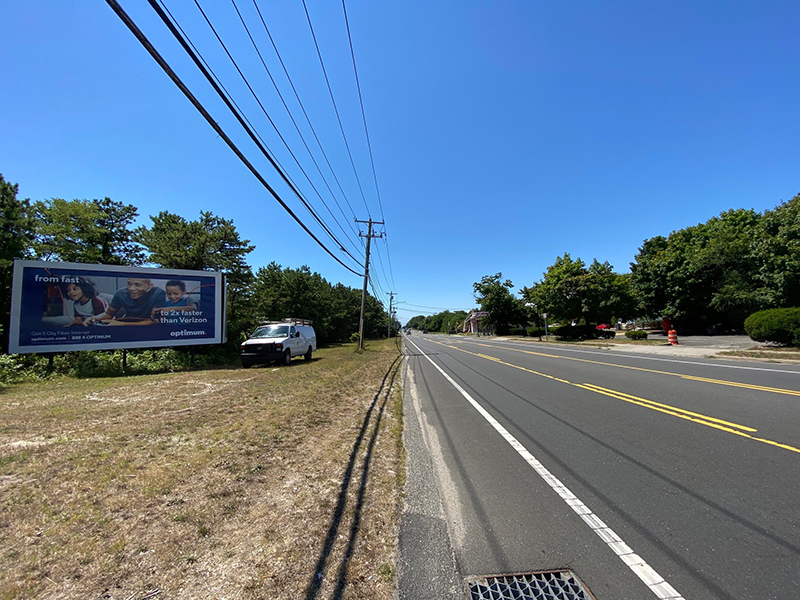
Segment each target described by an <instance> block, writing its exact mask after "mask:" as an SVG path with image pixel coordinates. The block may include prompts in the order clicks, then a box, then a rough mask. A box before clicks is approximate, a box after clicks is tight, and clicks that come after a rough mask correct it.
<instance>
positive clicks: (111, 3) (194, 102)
mask: <svg viewBox="0 0 800 600" xmlns="http://www.w3.org/2000/svg"><path fill="white" fill-rule="evenodd" d="M106 3H107V4H108V5H109V6H110V7H111V9H112V10H113V11H114V12H115V13H116V14H117V16H118V17H119V18H120V19H121V20H122V22H123V23H124V24H125V25H126V26H127V27H128V29H129V30H130V31H131V33H133V35H134V36H135V37H136V39H137V40H139V43H141V44H142V46H144V48H145V49H146V50H147V51H148V53H149V54H150V56H152V57H153V59H154V60H155V61H156V62H157V63H158V65H159V66H160V67H161V68H162V70H163V71H164V72H165V73H166V74H167V75H168V76H169V78H170V79H172V81H173V83H174V84H175V85H176V86H178V89H180V90H181V92H183V94H184V95H185V96H186V98H187V99H188V100H189V102H191V103H192V105H193V106H194V107H195V108H196V109H197V110H198V112H200V114H201V115H202V116H203V118H204V119H205V120H206V121H207V122H208V124H209V125H211V127H212V128H213V129H214V131H216V132H217V135H219V136H220V137H221V138H222V139H223V140H224V141H225V143H226V144H227V145H228V147H229V148H230V149H231V150H232V151H233V153H234V154H236V156H237V157H238V158H239V160H241V161H242V163H244V165H245V166H246V167H247V168H248V169H249V170H250V172H251V173H253V175H254V176H255V177H256V179H258V181H259V182H260V183H261V185H263V186H264V187H265V188H266V189H267V191H269V192H270V194H272V196H273V197H274V198H275V200H276V201H277V202H278V203H279V204H280V205H281V206H282V207H283V209H284V210H285V211H286V212H287V213H289V215H290V216H291V217H292V218H293V219H294V220H295V221H296V222H297V224H298V225H300V227H302V228H303V230H304V231H305V232H306V233H307V234H308V235H309V236H311V238H312V239H313V240H314V241H315V242H317V244H318V245H319V246H320V247H321V248H322V249H323V250H325V252H327V253H328V254H329V255H330V256H331V257H332V258H333V259H334V260H335V261H336V262H338V263H339V264H340V265H342V266H343V267H344V268H345V269H347V270H348V271H350V272H351V273H353V274H355V275H361V273H359V272H358V271H355V270H353V269H352V268H350V267H349V266H348V265H346V264H345V263H343V262H342V261H341V259H339V257H338V256H336V255H335V254H334V253H333V252H331V251H330V250H329V249H328V247H327V246H325V244H323V243H322V242H321V241H320V240H319V239H318V238H317V236H315V235H314V234H313V233H312V232H311V230H310V229H309V228H308V227H307V226H306V224H305V223H303V221H302V220H301V219H300V218H299V217H298V216H297V215H295V214H294V212H293V211H292V209H291V208H289V206H288V205H287V204H286V203H285V202H284V201H283V199H282V198H281V197H280V195H279V194H278V193H277V192H276V191H275V190H274V189H273V188H272V186H270V185H269V183H267V181H266V180H265V179H264V177H263V176H262V175H261V173H259V172H258V170H257V169H256V168H255V167H254V166H253V165H252V164H251V163H250V161H248V160H247V158H246V157H245V156H244V154H242V152H241V151H240V150H239V148H238V147H237V146H236V144H234V143H233V140H231V139H230V138H229V137H228V136H227V134H226V133H225V132H224V131H223V130H222V128H221V127H220V126H219V125H218V124H217V122H216V121H214V119H213V118H212V117H211V115H210V114H209V112H208V111H207V110H206V109H205V107H204V106H203V105H202V104H201V103H200V101H199V100H197V98H196V97H195V96H194V94H192V92H191V91H190V90H189V88H187V87H186V85H185V84H184V83H183V81H181V79H180V78H179V77H178V75H177V74H176V73H175V72H174V71H173V70H172V68H171V67H170V66H169V64H168V63H167V61H166V60H164V58H163V57H162V56H161V54H159V52H158V51H157V50H156V49H155V47H154V46H153V45H152V44H151V43H150V40H148V39H147V37H146V36H145V35H144V33H143V32H142V31H141V30H140V29H139V27H138V26H137V25H136V23H134V22H133V20H132V19H131V18H130V17H129V16H128V14H127V13H126V12H125V11H124V10H123V9H122V7H121V6H120V5H119V3H118V2H117V1H116V0H106ZM150 3H151V6H153V8H154V9H156V12H159V10H157V9H158V6H156V5H154V4H153V0H150ZM162 14H163V13H162ZM162 20H163V18H162ZM173 34H174V32H173ZM223 99H224V96H223ZM226 104H227V102H226ZM229 107H230V105H229ZM240 123H241V120H240ZM359 266H360V265H359Z"/></svg>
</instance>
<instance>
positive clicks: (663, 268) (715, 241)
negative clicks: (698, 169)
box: [631, 209, 772, 331]
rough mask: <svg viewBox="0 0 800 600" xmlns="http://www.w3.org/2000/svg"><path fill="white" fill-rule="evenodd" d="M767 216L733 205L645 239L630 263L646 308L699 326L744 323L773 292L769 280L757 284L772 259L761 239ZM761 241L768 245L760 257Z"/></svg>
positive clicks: (635, 286) (689, 325) (701, 328)
mask: <svg viewBox="0 0 800 600" xmlns="http://www.w3.org/2000/svg"><path fill="white" fill-rule="evenodd" d="M766 218H767V217H765V216H762V215H760V214H759V213H756V212H755V211H754V210H745V209H737V210H729V211H725V212H723V213H721V214H720V215H719V216H718V217H713V218H712V219H709V220H708V221H707V222H706V223H700V224H698V225H694V226H691V227H686V228H685V229H681V230H679V231H675V232H673V233H672V234H670V236H669V237H668V238H664V237H663V236H658V237H655V238H652V239H650V240H645V242H644V244H643V245H642V247H641V248H640V249H639V253H638V254H637V255H636V257H635V262H634V263H632V264H631V273H632V286H633V289H634V291H635V293H636V294H637V295H638V296H639V298H640V300H641V303H642V307H643V310H644V312H646V313H647V314H649V315H650V316H654V317H655V316H664V317H669V318H671V319H673V320H675V321H677V322H679V323H681V324H682V325H683V327H685V328H687V329H694V330H697V331H705V330H706V329H707V328H710V327H716V326H722V327H723V328H728V327H736V328H741V327H742V324H743V322H744V319H745V318H746V317H747V315H748V314H750V313H751V312H753V311H754V310H758V309H759V308H762V307H763V305H764V303H765V302H766V301H767V298H768V297H769V294H770V290H769V287H770V286H765V289H759V281H761V282H762V283H763V282H764V279H761V280H760V279H759V275H760V274H764V273H766V271H768V270H769V267H768V266H767V265H768V264H769V262H770V261H771V260H772V258H771V257H770V254H772V251H771V250H766V246H765V245H764V244H763V243H762V241H761V240H762V238H763V237H764V227H763V226H762V221H763V220H764V219H766ZM759 245H761V247H762V248H763V249H765V251H764V252H763V253H762V255H761V256H760V257H759V256H758V253H757V252H756V251H755V248H757V247H758V246H759ZM767 245H768V244H767Z"/></svg>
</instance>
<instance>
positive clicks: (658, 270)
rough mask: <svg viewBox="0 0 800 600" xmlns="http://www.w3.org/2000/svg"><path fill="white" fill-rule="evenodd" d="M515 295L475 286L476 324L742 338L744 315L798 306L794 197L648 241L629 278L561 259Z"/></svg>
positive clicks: (506, 284) (799, 218)
mask: <svg viewBox="0 0 800 600" xmlns="http://www.w3.org/2000/svg"><path fill="white" fill-rule="evenodd" d="M514 287H515V286H514V284H513V283H512V282H511V281H510V280H508V279H503V275H502V273H497V274H495V275H486V276H484V277H483V278H482V279H481V280H480V281H478V282H476V283H474V284H473V291H474V294H475V299H476V301H477V303H478V305H479V306H480V309H481V310H482V311H486V312H488V316H487V317H485V318H484V324H489V325H492V326H493V327H494V328H495V330H496V331H498V332H499V333H503V332H507V331H508V330H509V329H513V328H517V327H527V326H529V325H533V326H534V327H541V326H542V325H543V317H542V315H543V314H544V313H546V314H547V315H548V319H549V321H550V323H553V322H554V321H555V322H559V323H561V324H565V323H572V322H576V323H580V322H582V323H584V324H587V325H589V324H600V323H615V322H617V321H618V320H622V321H628V320H631V319H640V320H661V319H663V318H669V319H670V320H671V321H672V322H673V324H674V325H675V326H676V327H678V329H679V330H682V331H683V332H685V333H709V332H723V331H741V330H742V329H743V325H744V321H745V319H746V318H747V317H748V316H749V315H751V314H752V313H755V312H757V311H760V310H766V309H773V308H788V307H794V306H798V305H800V194H799V195H797V196H795V197H793V198H792V199H790V200H787V201H783V202H781V203H780V204H779V205H778V206H776V207H775V208H773V209H770V210H765V211H763V212H757V211H755V210H753V209H733V210H728V211H725V212H722V213H721V214H720V215H719V216H716V217H713V218H711V219H709V220H708V221H706V222H705V223H700V224H698V225H694V226H691V227H686V228H684V229H680V230H678V231H673V232H672V233H671V234H670V235H668V236H666V237H665V236H661V235H659V236H655V237H653V238H650V239H646V240H644V242H643V243H642V246H641V247H640V248H639V251H638V253H637V254H636V255H635V257H634V261H633V262H632V263H631V265H630V273H624V274H621V273H616V272H614V268H613V266H612V265H611V264H609V263H608V262H607V261H606V262H600V261H599V260H597V259H594V260H592V261H591V263H589V264H587V263H586V262H585V261H583V260H582V259H581V258H572V256H571V255H570V254H569V253H564V254H563V255H562V256H559V257H557V258H556V259H555V262H553V264H552V265H550V266H549V267H547V270H546V271H545V272H544V273H543V275H542V277H541V279H539V280H538V281H534V282H533V283H532V284H531V285H529V286H524V287H522V288H521V289H520V290H518V292H517V293H515V292H514ZM418 318H419V319H430V320H433V319H435V317H418Z"/></svg>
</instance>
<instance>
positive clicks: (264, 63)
mask: <svg viewBox="0 0 800 600" xmlns="http://www.w3.org/2000/svg"><path fill="white" fill-rule="evenodd" d="M231 3H232V4H233V8H234V9H235V10H236V14H237V16H238V17H239V21H240V22H241V24H242V27H244V30H245V32H246V33H247V37H248V38H249V39H250V43H251V44H252V45H253V49H254V50H255V51H256V54H257V55H258V58H259V60H260V61H261V64H262V66H263V67H264V70H265V71H266V73H267V76H268V77H269V80H270V82H272V86H273V87H274V88H275V92H276V93H277V94H278V98H280V101H281V103H282V104H283V107H284V109H286V113H287V114H288V115H289V119H291V121H292V124H293V125H294V128H295V131H297V135H298V136H300V140H301V141H302V142H303V146H304V147H305V149H306V152H308V156H309V157H310V158H311V161H312V162H313V163H314V166H315V167H316V169H317V172H318V173H319V176H320V177H321V178H322V181H323V182H324V184H325V187H326V188H327V189H328V192H329V193H330V195H331V198H332V199H333V201H334V202H335V203H336V206H337V208H338V209H339V212H340V213H341V214H342V216H343V217H345V222H346V223H347V224H348V225H349V226H350V230H351V231H352V233H353V234H354V235H355V236H356V237H357V236H358V232H357V231H356V229H355V227H353V224H352V223H351V222H350V221H349V219H347V215H345V214H344V210H343V209H342V207H341V205H340V204H339V201H338V200H337V198H336V194H334V192H333V189H331V186H330V184H329V183H328V179H327V178H326V177H325V175H324V174H323V172H322V168H321V167H320V165H319V163H318V162H317V159H316V157H315V156H314V153H313V152H311V148H310V147H309V145H308V142H307V141H306V138H305V136H304V135H303V132H302V131H301V130H300V126H299V125H298V124H297V120H296V119H295V118H294V115H293V114H292V111H291V110H290V108H289V105H288V104H287V103H286V99H285V98H284V97H283V94H282V93H281V90H280V88H279V87H278V83H277V82H276V81H275V78H274V77H273V76H272V72H271V71H270V69H269V67H268V66H267V63H266V61H265V60H264V56H263V55H262V54H261V50H260V49H259V47H258V44H257V43H256V41H255V39H254V38H253V35H252V34H251V32H250V28H249V27H248V26H247V23H246V22H245V19H244V17H243V16H242V13H241V11H240V10H239V6H238V5H237V4H236V0H231ZM257 7H258V5H256V8H257ZM259 14H260V13H259ZM287 76H288V75H287ZM298 101H299V98H298ZM309 125H310V121H309ZM329 166H330V165H329ZM315 190H316V188H315ZM342 194H344V190H342ZM320 199H322V198H321V197H320ZM345 200H346V197H345ZM322 202H323V204H324V205H325V208H326V209H328V213H330V215H331V217H333V220H334V221H336V224H337V225H339V228H340V229H341V230H342V232H343V233H344V234H345V236H346V237H347V238H348V239H349V240H350V241H351V243H353V241H352V239H351V238H350V236H349V235H348V234H347V232H345V231H344V228H343V227H342V225H341V223H339V220H338V219H337V218H336V216H335V215H334V214H333V212H332V211H331V209H330V208H329V207H328V205H327V203H326V202H325V201H324V200H322ZM354 246H355V247H356V248H357V250H358V251H359V252H360V251H361V250H362V248H360V247H358V246H357V245H355V244H354ZM361 255H362V257H363V252H362V253H361Z"/></svg>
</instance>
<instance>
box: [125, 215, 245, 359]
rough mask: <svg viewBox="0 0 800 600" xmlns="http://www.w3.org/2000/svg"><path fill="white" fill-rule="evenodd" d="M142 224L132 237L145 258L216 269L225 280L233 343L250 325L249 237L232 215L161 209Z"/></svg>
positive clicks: (173, 266)
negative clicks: (192, 216) (194, 215)
mask: <svg viewBox="0 0 800 600" xmlns="http://www.w3.org/2000/svg"><path fill="white" fill-rule="evenodd" d="M150 220H151V221H152V222H153V223H152V225H151V226H150V227H149V228H148V227H144V226H142V227H139V228H138V229H136V232H135V233H136V235H135V239H136V241H137V242H139V243H140V244H142V245H143V246H144V247H145V248H146V249H147V252H148V254H149V256H148V258H147V262H149V263H151V264H154V265H157V266H159V267H163V268H168V269H189V270H195V271H216V272H218V273H223V274H224V275H225V279H226V282H227V296H228V297H227V315H228V340H229V347H230V349H233V348H234V347H238V343H239V342H240V340H241V338H242V336H243V335H245V334H246V333H247V332H249V331H250V330H252V328H253V326H254V323H255V319H254V316H253V294H252V283H253V272H252V270H251V269H250V266H249V265H248V264H247V261H246V257H247V255H248V254H249V253H250V252H252V251H253V250H254V249H255V246H251V245H250V240H243V239H241V238H240V237H239V233H238V232H237V231H236V227H235V226H234V224H233V220H230V219H223V218H222V217H217V216H215V215H214V214H212V213H210V212H205V211H202V212H201V213H200V218H199V219H198V220H197V221H188V220H186V219H184V218H183V217H181V216H179V215H176V214H173V213H170V212H168V211H162V212H160V213H159V214H158V215H156V216H155V217H153V216H151V217H150Z"/></svg>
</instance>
